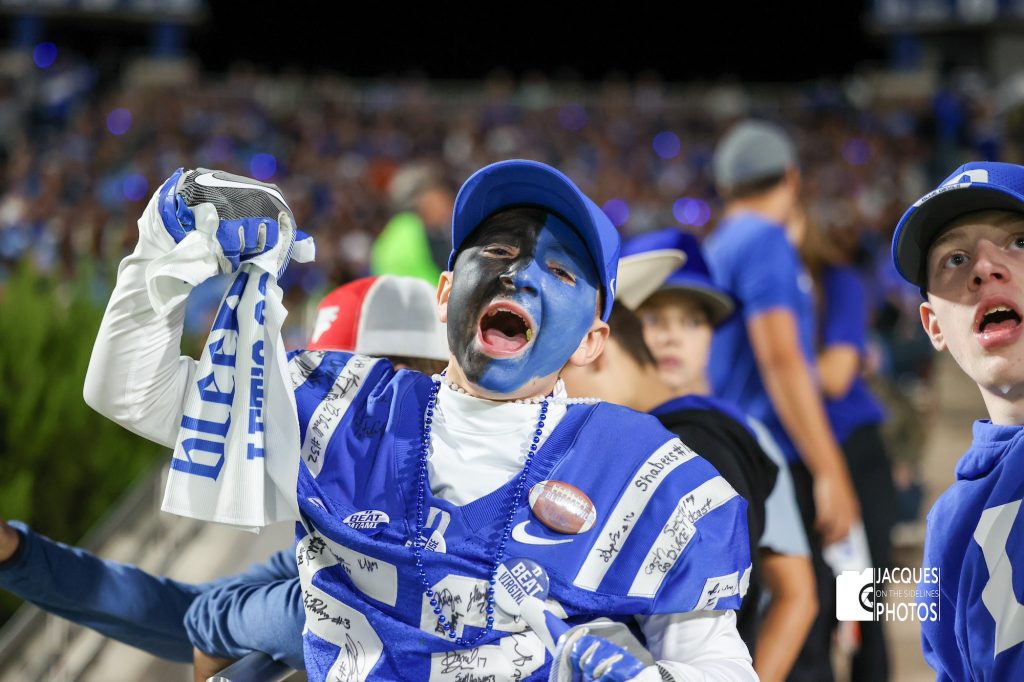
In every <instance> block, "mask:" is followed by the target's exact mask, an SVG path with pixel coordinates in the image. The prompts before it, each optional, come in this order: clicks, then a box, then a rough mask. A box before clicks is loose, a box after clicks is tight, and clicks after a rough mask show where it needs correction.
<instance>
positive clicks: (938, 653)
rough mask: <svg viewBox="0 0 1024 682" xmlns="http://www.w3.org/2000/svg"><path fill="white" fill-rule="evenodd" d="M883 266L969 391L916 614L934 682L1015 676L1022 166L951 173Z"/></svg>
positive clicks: (916, 212) (1021, 654) (912, 211)
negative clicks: (911, 289)
mask: <svg viewBox="0 0 1024 682" xmlns="http://www.w3.org/2000/svg"><path fill="white" fill-rule="evenodd" d="M892 254H893V260H894V262H895V264H896V268H897V269H898V270H899V272H900V274H901V275H902V276H903V277H904V278H905V279H906V280H907V281H909V282H911V283H912V284H915V285H917V286H918V287H920V289H921V293H922V295H923V296H924V297H925V301H924V302H922V303H921V307H920V311H921V323H922V325H923V326H924V329H925V331H926V332H927V333H928V336H929V338H930V339H931V342H932V345H933V346H934V347H935V349H936V350H937V351H945V350H948V351H949V353H950V355H952V357H953V359H954V360H956V363H957V364H958V365H959V366H960V369H962V370H963V371H964V373H965V374H967V376H969V377H970V378H971V379H972V380H973V381H974V382H975V383H976V384H977V385H978V388H979V390H980V391H981V396H982V398H983V400H984V402H985V407H986V409H987V411H988V416H989V418H988V419H981V420H979V421H977V422H975V424H974V439H973V442H972V444H971V447H970V449H969V450H968V451H967V452H966V453H965V454H964V456H963V457H962V458H961V459H960V461H959V463H958V464H957V467H956V482H954V483H953V485H952V486H951V487H950V488H949V489H948V490H946V492H944V493H943V494H942V495H941V496H940V497H939V499H938V500H937V501H936V502H935V506H934V507H932V510H931V512H930V513H929V514H928V531H927V535H926V539H925V549H924V566H923V570H922V575H921V583H920V584H919V586H918V587H919V589H918V595H919V596H918V605H917V606H918V609H917V612H918V616H919V619H920V620H921V640H922V646H923V649H924V657H925V660H926V661H928V664H929V665H930V666H931V667H932V668H934V669H935V672H936V678H937V679H938V680H939V681H940V682H941V681H945V680H1019V679H1021V676H1022V675H1024V603H1022V602H1024V533H1022V524H1024V520H1022V518H1024V517H1022V515H1021V514H1020V507H1021V501H1022V499H1024V341H1022V335H1024V325H1022V324H1021V321H1022V313H1024V167H1022V166H1018V165H1016V164H1009V163H996V162H975V163H967V164H964V165H963V166H960V167H959V168H957V169H956V170H955V171H954V172H953V173H952V174H951V175H950V176H949V177H947V178H946V179H945V180H944V181H943V182H942V183H941V184H940V185H939V187H938V188H937V189H935V190H933V191H932V192H930V193H928V194H926V195H925V196H923V197H922V198H921V199H919V200H918V201H916V202H914V204H913V205H912V206H911V207H910V208H909V209H907V211H906V213H904V214H903V217H902V218H901V219H900V221H899V223H898V224H897V225H896V231H895V233H894V234H893V244H892Z"/></svg>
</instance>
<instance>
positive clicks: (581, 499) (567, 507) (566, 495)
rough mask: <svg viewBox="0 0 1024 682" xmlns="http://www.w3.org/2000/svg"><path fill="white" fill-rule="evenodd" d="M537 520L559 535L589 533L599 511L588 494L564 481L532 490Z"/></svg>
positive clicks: (544, 483) (544, 484)
mask: <svg viewBox="0 0 1024 682" xmlns="http://www.w3.org/2000/svg"><path fill="white" fill-rule="evenodd" d="M529 500H530V509H531V510H532V511H533V514H534V516H536V517H537V519H538V520H539V521H540V522H541V523H543V524H544V525H545V526H547V527H548V528H550V529H551V530H553V531H555V532H556V533H565V534H566V535H577V534H579V533H586V532H587V531H588V530H590V529H591V528H593V527H594V523H596V522H597V509H595V508H594V503H593V502H591V501H590V498H589V497H588V496H587V494H586V493H585V492H583V491H582V490H580V489H579V488H577V487H576V486H574V485H572V484H571V483H565V482H563V481H541V482H540V483H538V484H536V485H535V486H533V487H532V488H530V497H529Z"/></svg>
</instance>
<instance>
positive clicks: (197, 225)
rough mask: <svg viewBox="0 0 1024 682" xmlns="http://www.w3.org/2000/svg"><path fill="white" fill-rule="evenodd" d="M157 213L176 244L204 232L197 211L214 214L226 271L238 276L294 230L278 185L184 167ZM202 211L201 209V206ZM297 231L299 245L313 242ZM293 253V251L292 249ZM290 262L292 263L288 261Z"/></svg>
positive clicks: (170, 181) (170, 184) (163, 196)
mask: <svg viewBox="0 0 1024 682" xmlns="http://www.w3.org/2000/svg"><path fill="white" fill-rule="evenodd" d="M158 194H159V199H158V202H159V203H158V210H159V213H160V218H161V220H162V222H163V226H164V229H165V230H166V231H167V234H168V235H170V237H171V239H173V240H174V243H175V244H178V243H180V242H181V241H182V240H183V239H185V237H186V236H188V234H189V233H190V232H192V231H194V230H196V229H203V223H209V222H211V221H209V219H208V217H207V216H204V217H205V218H206V220H204V219H202V218H200V219H199V220H198V221H197V216H196V211H197V210H200V211H201V212H203V213H204V214H208V212H209V211H210V210H211V209H212V210H213V211H215V217H216V233H215V236H216V241H217V244H218V245H219V247H220V254H218V255H219V256H221V257H222V258H223V263H222V269H223V270H224V271H226V272H235V271H236V270H238V267H239V266H240V265H241V263H242V262H244V261H246V260H250V259H252V258H255V257H257V256H259V255H260V254H263V253H265V252H267V251H270V250H272V249H273V248H274V247H276V246H277V244H278V241H279V240H280V238H281V233H282V223H283V222H285V221H287V225H286V226H285V228H284V229H285V230H288V229H294V228H293V226H294V224H295V219H294V217H293V216H292V211H291V208H289V207H288V203H287V202H286V201H285V199H284V195H282V194H281V190H280V189H278V187H277V185H272V184H268V183H264V182H259V181H257V180H252V179H250V178H246V177H242V176H240V175H234V174H232V173H226V172H224V171H218V170H208V169H206V168H197V169H195V170H190V171H186V170H183V169H181V168H179V169H178V170H177V171H176V172H175V173H174V174H173V175H172V176H171V177H169V178H168V179H167V181H166V182H164V184H163V185H162V186H161V187H160V191H159V193H158ZM201 206H202V209H200V208H199V207H201ZM308 237H309V236H308V235H306V234H304V233H302V232H297V233H296V235H295V239H296V241H302V240H304V239H308ZM289 250H290V249H289ZM284 260H285V262H287V258H285V259H284Z"/></svg>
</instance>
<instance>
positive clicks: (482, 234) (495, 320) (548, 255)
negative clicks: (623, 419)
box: [447, 216, 598, 394]
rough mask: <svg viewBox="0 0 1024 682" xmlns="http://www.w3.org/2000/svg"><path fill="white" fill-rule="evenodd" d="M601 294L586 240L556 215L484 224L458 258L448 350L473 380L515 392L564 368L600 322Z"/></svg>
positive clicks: (493, 388)
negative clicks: (525, 223)
mask: <svg viewBox="0 0 1024 682" xmlns="http://www.w3.org/2000/svg"><path fill="white" fill-rule="evenodd" d="M597 292H598V276H597V269H596V268H595V266H594V264H593V262H592V261H591V258H590V255H589V252H588V250H587V248H586V245H585V244H584V243H583V241H582V240H581V239H580V237H579V236H578V235H577V234H576V232H575V231H573V229H572V228H570V227H569V226H568V225H566V224H565V223H564V222H562V221H561V220H559V219H558V218H555V217H554V216H548V218H547V221H546V222H545V223H544V224H543V225H542V226H540V227H536V228H525V227H523V228H509V227H503V226H500V225H496V226H491V227H483V228H481V229H480V230H478V231H477V232H476V233H474V234H473V235H472V237H471V238H470V240H469V241H468V242H467V244H466V246H465V247H464V248H463V250H462V251H461V253H460V254H459V257H458V260H457V261H456V263H455V269H454V273H453V276H452V282H451V293H450V296H449V298H448V301H447V323H448V345H449V348H451V350H452V353H453V355H454V356H455V359H456V360H457V361H458V363H459V366H460V367H461V368H462V371H463V372H464V373H465V376H466V378H467V379H469V380H470V381H471V382H473V383H474V384H476V385H477V386H480V387H482V388H484V389H486V390H487V391H491V392H494V393H502V394H511V393H514V392H516V391H517V390H519V389H520V388H521V387H523V386H525V385H526V384H527V383H528V382H529V381H531V380H533V379H537V378H540V377H546V376H548V375H551V374H553V373H556V372H558V371H559V370H560V369H561V368H562V366H563V365H565V363H566V362H567V361H568V360H569V357H570V356H571V355H572V354H573V352H574V351H576V349H577V348H578V347H579V346H580V343H581V340H582V339H583V338H584V336H585V335H586V334H587V332H588V331H589V330H590V328H591V326H592V325H593V324H594V323H595V320H596V311H597Z"/></svg>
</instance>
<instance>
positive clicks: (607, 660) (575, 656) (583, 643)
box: [555, 629, 647, 682]
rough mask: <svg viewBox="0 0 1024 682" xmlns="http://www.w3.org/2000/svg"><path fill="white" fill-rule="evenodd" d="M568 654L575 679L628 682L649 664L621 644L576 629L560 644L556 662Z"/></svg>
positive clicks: (574, 681) (579, 681) (575, 680)
mask: <svg viewBox="0 0 1024 682" xmlns="http://www.w3.org/2000/svg"><path fill="white" fill-rule="evenodd" d="M562 657H568V661H569V669H570V670H571V671H572V681H573V682H590V681H591V680H601V681H602V682H627V681H628V680H633V679H635V678H636V677H637V676H638V675H640V673H642V672H643V671H644V669H645V668H646V667H647V666H645V665H644V664H643V663H642V662H640V661H639V660H637V658H636V657H635V656H633V655H632V654H630V653H629V652H628V651H626V650H625V649H623V648H622V647H620V646H617V645H615V644H613V643H611V642H609V641H608V640H606V639H604V638H602V637H596V636H594V635H589V634H586V630H585V629H581V630H577V631H576V632H573V633H571V634H570V636H569V638H568V639H566V640H565V642H562V643H561V644H560V645H559V651H558V652H556V655H555V662H556V663H557V662H558V661H559V660H560V659H561V658H562Z"/></svg>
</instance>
